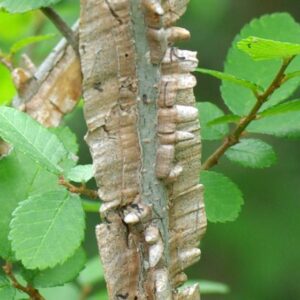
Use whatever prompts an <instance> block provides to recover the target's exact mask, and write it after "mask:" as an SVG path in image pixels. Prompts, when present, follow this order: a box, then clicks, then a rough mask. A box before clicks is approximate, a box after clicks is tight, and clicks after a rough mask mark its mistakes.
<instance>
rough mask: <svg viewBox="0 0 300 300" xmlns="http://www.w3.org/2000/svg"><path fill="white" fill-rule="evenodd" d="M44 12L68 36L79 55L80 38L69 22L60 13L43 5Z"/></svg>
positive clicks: (67, 38) (69, 41)
mask: <svg viewBox="0 0 300 300" xmlns="http://www.w3.org/2000/svg"><path fill="white" fill-rule="evenodd" d="M41 11H42V12H43V14H44V15H45V16H46V17H47V18H48V19H49V20H50V21H51V22H52V23H53V24H54V25H55V27H56V28H57V29H58V30H59V32H60V33H61V34H62V35H63V36H64V37H65V38H66V40H67V41H68V43H69V44H70V45H71V46H72V48H73V49H74V51H75V53H76V54H77V55H78V56H79V50H78V49H79V48H78V38H77V37H76V35H75V34H74V32H73V30H72V29H71V28H70V27H69V26H68V24H67V23H66V22H65V21H64V20H63V19H62V18H61V17H60V15H59V14H58V13H57V12H56V11H55V10H54V9H52V8H50V7H42V8H41Z"/></svg>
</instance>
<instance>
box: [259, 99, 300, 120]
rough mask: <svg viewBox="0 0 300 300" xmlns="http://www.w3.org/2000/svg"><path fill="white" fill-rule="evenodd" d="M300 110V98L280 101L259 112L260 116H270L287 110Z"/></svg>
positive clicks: (284, 112) (287, 111)
mask: <svg viewBox="0 0 300 300" xmlns="http://www.w3.org/2000/svg"><path fill="white" fill-rule="evenodd" d="M299 111H300V100H291V101H288V102H284V103H280V104H278V105H275V106H273V107H271V108H268V109H266V110H264V111H263V112H261V113H260V117H270V116H276V115H282V114H286V113H289V112H299Z"/></svg>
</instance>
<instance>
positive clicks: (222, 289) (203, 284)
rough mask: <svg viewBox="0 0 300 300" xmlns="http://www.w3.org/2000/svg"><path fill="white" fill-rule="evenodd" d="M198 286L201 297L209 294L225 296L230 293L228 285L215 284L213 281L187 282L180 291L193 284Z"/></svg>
mask: <svg viewBox="0 0 300 300" xmlns="http://www.w3.org/2000/svg"><path fill="white" fill-rule="evenodd" d="M196 283H197V284H199V289H200V293H201V295H210V294H220V295H225V294H228V293H229V292H230V288H229V286H228V285H226V284H224V283H221V282H215V281H209V280H196V279H195V280H193V279H192V280H188V281H187V282H186V283H185V284H184V285H183V286H182V288H181V289H184V288H185V287H187V286H191V285H193V284H196Z"/></svg>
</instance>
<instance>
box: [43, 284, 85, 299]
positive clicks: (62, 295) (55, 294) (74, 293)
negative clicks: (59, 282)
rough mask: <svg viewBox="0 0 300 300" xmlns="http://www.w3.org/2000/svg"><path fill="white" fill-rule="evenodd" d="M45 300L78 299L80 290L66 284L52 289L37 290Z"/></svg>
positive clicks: (73, 285)
mask: <svg viewBox="0 0 300 300" xmlns="http://www.w3.org/2000/svg"><path fill="white" fill-rule="evenodd" d="M39 291H40V292H41V294H42V295H43V296H44V298H45V299H47V300H73V299H74V300H75V299H80V294H81V293H80V290H79V289H78V287H77V286H76V285H75V284H72V283H67V284H65V285H63V286H59V287H54V288H44V289H43V288H42V289H39Z"/></svg>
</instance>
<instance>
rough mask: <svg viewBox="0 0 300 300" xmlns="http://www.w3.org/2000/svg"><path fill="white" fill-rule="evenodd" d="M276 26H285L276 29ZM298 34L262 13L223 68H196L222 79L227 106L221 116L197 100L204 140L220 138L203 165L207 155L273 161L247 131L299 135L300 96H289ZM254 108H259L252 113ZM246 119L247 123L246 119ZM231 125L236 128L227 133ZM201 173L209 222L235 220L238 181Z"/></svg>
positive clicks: (257, 164) (246, 163) (288, 22)
mask: <svg viewBox="0 0 300 300" xmlns="http://www.w3.org/2000/svg"><path fill="white" fill-rule="evenodd" d="M278 24H281V26H282V28H283V30H282V31H280V32H278ZM299 34H300V25H299V24H298V23H296V22H295V21H294V20H293V19H292V17H291V16H289V15H288V14H285V13H275V14H272V15H266V16H263V17H261V18H260V19H256V20H253V21H252V22H251V23H250V24H248V25H246V26H245V27H244V28H243V29H242V30H241V32H240V34H239V35H238V36H237V37H236V38H235V39H234V42H233V45H232V47H231V49H230V50H229V52H228V55H227V58H226V62H225V68H224V69H225V71H224V72H219V71H214V70H207V69H201V68H199V69H197V71H198V72H200V73H204V74H208V75H211V76H213V77H216V78H218V79H221V80H222V86H221V92H222V96H223V99H224V103H225V105H226V106H227V107H228V109H229V110H230V113H229V114H225V113H224V112H223V111H221V110H220V109H219V108H218V107H216V106H215V105H214V104H212V103H208V102H200V103H199V104H198V107H199V109H200V121H201V128H202V138H203V139H204V140H217V139H224V141H223V144H222V145H221V146H220V148H218V149H217V150H216V152H215V153H214V154H213V155H212V156H211V157H209V158H208V160H207V161H206V162H205V163H204V167H205V168H206V167H208V168H210V167H211V166H212V165H211V164H209V163H211V161H209V160H210V159H212V158H213V159H214V160H213V165H214V164H216V163H217V161H218V159H219V158H220V157H221V156H222V155H223V154H225V156H226V157H227V158H228V159H229V160H230V161H232V162H234V163H237V164H239V165H241V166H243V167H249V168H267V167H270V166H272V165H273V164H274V163H275V162H276V154H275V152H274V150H273V148H272V146H270V145H268V144H267V143H266V142H264V141H262V140H260V139H257V138H252V137H251V136H250V134H251V133H258V134H269V135H273V136H277V137H294V138H295V137H299V136H300V106H299V100H297V99H296V100H288V97H289V96H290V95H291V94H292V93H293V92H294V91H295V90H296V88H297V87H298V86H299V83H300V81H299V79H300V78H299V77H298V76H299V69H300V58H299V57H295V58H294V56H296V55H297V54H300V52H299V51H300V44H299V43H300V39H299V37H300V35H299ZM275 39H276V40H275ZM277 39H279V40H277ZM257 60H259V61H257ZM290 61H291V62H290ZM285 64H287V65H288V67H287V70H286V71H285V70H284V73H283V74H281V73H280V70H281V68H282V67H283V66H285ZM279 76H282V78H281V77H280V78H279ZM278 78H279V79H278ZM276 80H277V81H276ZM274 82H275V83H274ZM283 101H284V102H283ZM257 106H258V110H257V111H253V109H256V107H257ZM245 120H249V122H248V123H244V122H245ZM230 123H232V124H234V126H233V129H232V130H231V131H230V132H229V131H228V124H230ZM243 124H246V125H245V126H243ZM240 126H242V127H240ZM228 132H229V133H228ZM249 136H250V137H251V138H249ZM224 145H225V146H224ZM224 149H225V150H224ZM220 153H221V154H220ZM207 163H208V164H207ZM200 177H201V178H200V181H201V182H202V183H203V184H204V186H205V204H206V211H207V216H208V219H209V221H211V222H224V221H232V220H234V219H236V217H237V216H238V212H239V211H240V205H241V203H242V202H243V201H242V195H241V193H240V191H239V190H238V188H237V187H236V185H235V184H234V183H233V182H231V181H230V180H229V179H228V178H226V177H224V176H223V175H221V174H219V173H215V172H211V171H204V172H202V173H201V176H200ZM216 187H218V188H217V189H216Z"/></svg>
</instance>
